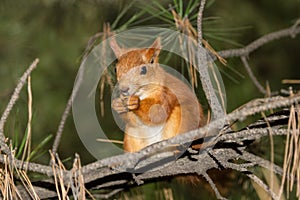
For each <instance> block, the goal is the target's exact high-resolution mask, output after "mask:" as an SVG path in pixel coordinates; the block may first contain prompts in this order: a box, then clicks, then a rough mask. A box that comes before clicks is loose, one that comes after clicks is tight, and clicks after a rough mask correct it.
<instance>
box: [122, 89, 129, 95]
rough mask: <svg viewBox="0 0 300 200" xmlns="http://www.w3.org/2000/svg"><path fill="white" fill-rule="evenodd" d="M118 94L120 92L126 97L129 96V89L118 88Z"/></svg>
mask: <svg viewBox="0 0 300 200" xmlns="http://www.w3.org/2000/svg"><path fill="white" fill-rule="evenodd" d="M120 92H121V93H122V94H123V95H124V96H128V95H129V87H120Z"/></svg>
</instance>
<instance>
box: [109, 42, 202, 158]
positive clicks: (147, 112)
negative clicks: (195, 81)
mask: <svg viewBox="0 0 300 200" xmlns="http://www.w3.org/2000/svg"><path fill="white" fill-rule="evenodd" d="M110 47H111V49H112V50H113V53H114V54H115V56H116V58H117V61H118V62H117V64H116V76H117V81H118V89H119V92H120V96H119V97H117V98H115V99H113V100H112V104H111V106H112V108H113V109H114V110H115V111H116V112H117V113H118V114H119V115H120V116H121V118H122V119H123V120H124V121H125V123H126V127H125V135H124V145H123V148H124V150H125V151H127V152H136V151H139V150H141V149H142V148H144V147H146V146H148V145H151V144H153V143H156V142H159V141H161V140H165V139H169V138H171V137H174V136H176V135H178V134H181V133H185V132H188V131H191V130H195V129H197V128H199V127H201V126H203V125H204V121H205V120H204V114H203V109H202V106H201V104H200V103H199V102H198V99H197V97H196V96H195V94H194V92H193V91H192V89H191V88H190V87H189V86H188V85H187V84H186V83H184V82H183V81H182V80H180V79H178V78H177V77H175V76H173V75H172V74H170V73H168V72H167V71H165V70H164V69H163V68H162V67H161V66H160V64H159V62H158V59H159V54H160V51H161V48H162V46H161V39H160V38H159V37H158V38H157V39H156V40H155V41H154V42H153V44H152V45H151V46H150V47H148V48H133V49H125V48H121V47H120V46H119V45H118V43H117V41H116V39H115V38H114V37H112V38H111V40H110Z"/></svg>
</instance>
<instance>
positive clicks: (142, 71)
mask: <svg viewBox="0 0 300 200" xmlns="http://www.w3.org/2000/svg"><path fill="white" fill-rule="evenodd" d="M146 73H147V67H146V66H143V67H142V68H141V75H145V74H146Z"/></svg>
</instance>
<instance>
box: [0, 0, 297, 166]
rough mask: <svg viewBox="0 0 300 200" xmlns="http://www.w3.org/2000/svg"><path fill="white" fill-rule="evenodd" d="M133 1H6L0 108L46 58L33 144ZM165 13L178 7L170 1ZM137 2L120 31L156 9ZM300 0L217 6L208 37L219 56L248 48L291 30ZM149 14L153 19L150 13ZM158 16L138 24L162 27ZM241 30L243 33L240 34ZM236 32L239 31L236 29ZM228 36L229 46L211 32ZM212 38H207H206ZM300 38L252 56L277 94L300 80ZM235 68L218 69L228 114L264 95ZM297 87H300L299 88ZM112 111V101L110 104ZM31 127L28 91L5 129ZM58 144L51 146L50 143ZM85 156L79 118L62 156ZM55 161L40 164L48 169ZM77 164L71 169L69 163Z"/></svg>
mask: <svg viewBox="0 0 300 200" xmlns="http://www.w3.org/2000/svg"><path fill="white" fill-rule="evenodd" d="M129 2H131V1H129V0H128V1H124V0H123V1H116V0H113V1H104V0H102V1H101V0H98V1H97V0H87V1H78V0H64V1H59V0H41V1H34V0H28V1H22V0H14V1H10V0H1V1H0V80H1V82H0V101H1V104H0V110H1V111H2V110H3V109H4V107H5V106H6V104H7V102H8V99H9V97H10V94H11V93H12V91H13V89H14V87H15V85H16V83H17V81H18V78H19V77H20V76H21V74H22V73H23V71H25V69H26V68H27V66H29V64H30V63H31V62H32V61H33V60H34V59H35V58H39V59H40V63H39V64H38V68H37V69H36V70H35V71H34V72H33V74H32V90H33V110H34V118H33V123H32V126H33V131H32V132H33V146H36V145H37V144H38V143H40V141H41V140H42V139H43V138H45V137H46V136H47V135H49V134H53V135H54V133H55V132H56V130H57V126H58V124H59V120H60V117H61V115H62V112H63V110H64V107H65V104H66V102H67V99H68V97H69V95H70V94H71V90H72V87H73V83H74V79H75V77H76V73H77V70H78V67H79V65H80V61H81V57H82V55H83V52H84V49H85V46H86V44H87V42H88V39H89V38H90V37H91V36H92V35H94V34H95V33H96V32H98V31H102V27H103V23H104V22H111V23H112V22H113V21H114V20H115V19H116V17H117V16H118V14H119V13H120V12H121V11H122V9H123V8H124V7H125V6H126V5H127V4H128V3H129ZM163 2H164V3H163V4H164V5H165V7H168V5H169V4H170V3H171V4H172V1H170V2H169V1H163ZM150 3H151V1H138V3H136V4H135V5H139V6H136V7H133V8H131V9H129V11H128V12H127V13H126V15H125V16H124V18H123V19H122V20H121V22H120V25H122V23H125V22H126V19H127V20H128V19H129V18H130V16H131V15H132V14H134V13H136V12H138V11H140V10H141V9H143V7H145V6H147V4H150ZM299 14H300V1H299V0H285V1H280V0H263V1H261V0H227V1H215V2H214V3H213V4H212V5H211V6H210V7H209V8H208V9H206V10H205V12H204V16H205V17H218V20H216V23H214V24H213V25H211V26H210V25H205V24H204V38H205V39H207V40H208V41H209V42H210V44H211V45H212V46H213V47H214V48H215V49H216V50H223V49H228V48H233V47H238V46H237V45H233V44H230V43H228V42H226V41H227V40H230V41H234V42H236V43H238V44H241V45H246V44H248V43H249V42H251V41H253V40H254V39H256V38H258V37H260V36H262V35H264V34H266V33H269V32H272V31H276V30H279V29H282V28H286V27H289V26H291V25H292V24H293V23H294V22H295V21H296V19H297V18H298V17H300V15H299ZM144 16H149V14H146V15H144ZM160 23H161V22H160V21H159V20H157V19H155V18H153V19H151V20H148V21H146V22H144V23H140V24H139V25H147V24H157V25H161V24H160ZM235 28H238V29H236V30H235ZM231 29H232V30H231ZM220 32H227V33H225V34H224V35H222V37H224V41H220V40H216V39H214V38H213V37H208V35H209V34H212V35H214V34H215V36H220V35H218V33H220ZM206 35H207V37H206ZM299 56H300V39H299V36H298V37H296V38H295V39H291V38H285V39H281V40H279V41H275V42H272V43H270V44H267V45H265V46H264V47H263V48H260V49H259V50H257V51H256V52H254V53H252V54H251V55H250V65H251V67H252V68H253V71H254V73H255V74H256V75H257V78H258V79H259V80H260V82H261V83H262V84H263V85H265V83H266V81H269V83H270V86H271V89H272V90H276V91H278V90H280V89H281V88H284V89H286V88H288V85H282V84H281V80H282V79H300V58H299ZM228 62H229V63H228V67H224V66H221V65H219V67H220V69H221V71H223V72H224V73H222V75H223V78H224V81H225V87H226V91H227V102H228V111H232V110H233V109H235V108H237V107H238V106H240V105H242V104H243V103H245V102H247V101H249V100H251V99H254V98H257V97H262V95H261V94H260V93H259V92H258V91H257V89H256V88H255V86H254V85H253V83H252V82H251V80H249V77H248V75H247V73H246V72H245V70H244V67H243V65H242V64H241V62H240V60H239V59H238V58H235V59H228ZM294 87H295V88H297V86H294ZM107 105H109V103H108V104H107ZM26 124H27V94H26V89H24V90H23V91H22V95H21V97H20V99H19V101H18V103H17V105H16V107H15V108H14V109H13V111H12V113H11V116H10V119H9V121H8V123H7V125H6V131H5V133H6V134H7V136H10V137H12V138H13V137H14V136H15V135H20V137H21V136H22V135H23V134H24V132H25V128H26ZM51 142H52V141H51ZM50 147H51V143H48V145H47V146H45V149H48V148H50ZM75 153H79V155H80V156H81V159H82V162H83V164H84V163H87V162H90V161H92V160H93V158H92V157H91V156H90V155H89V153H88V152H87V151H86V150H85V148H84V146H83V145H82V144H81V142H80V140H79V138H78V136H77V133H76V130H75V128H74V124H73V120H72V117H71V116H70V117H69V118H68V121H67V124H66V127H65V130H64V134H63V137H62V143H61V145H60V147H59V154H60V156H61V158H62V159H65V158H68V157H74V154H75ZM48 159H49V156H48V153H47V151H46V154H44V155H43V156H41V157H40V158H39V159H38V161H39V162H43V163H48V161H49V160H48ZM69 164H70V163H69Z"/></svg>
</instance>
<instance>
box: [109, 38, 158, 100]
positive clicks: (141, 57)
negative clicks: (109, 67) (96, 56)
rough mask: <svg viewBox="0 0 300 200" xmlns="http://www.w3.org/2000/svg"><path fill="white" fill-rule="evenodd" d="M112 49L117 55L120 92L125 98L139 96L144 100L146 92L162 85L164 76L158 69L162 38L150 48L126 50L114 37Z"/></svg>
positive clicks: (111, 43)
mask: <svg viewBox="0 0 300 200" xmlns="http://www.w3.org/2000/svg"><path fill="white" fill-rule="evenodd" d="M110 47H111V48H112V50H113V52H114V54H115V55H116V57H117V59H118V62H117V64H116V73H117V80H118V84H119V89H120V92H121V93H122V94H123V95H125V96H130V95H137V96H140V98H142V96H144V95H146V94H144V93H145V92H146V91H147V92H149V89H151V88H154V87H155V85H158V84H160V83H159V80H160V78H159V77H161V76H162V75H161V74H159V72H158V71H157V68H159V64H158V55H159V53H160V49H161V44H160V38H157V39H156V40H155V41H154V42H153V44H152V45H151V46H150V47H149V48H140V49H124V48H120V47H119V45H118V43H117V41H116V40H115V38H114V37H113V38H112V39H111V40H110Z"/></svg>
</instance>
